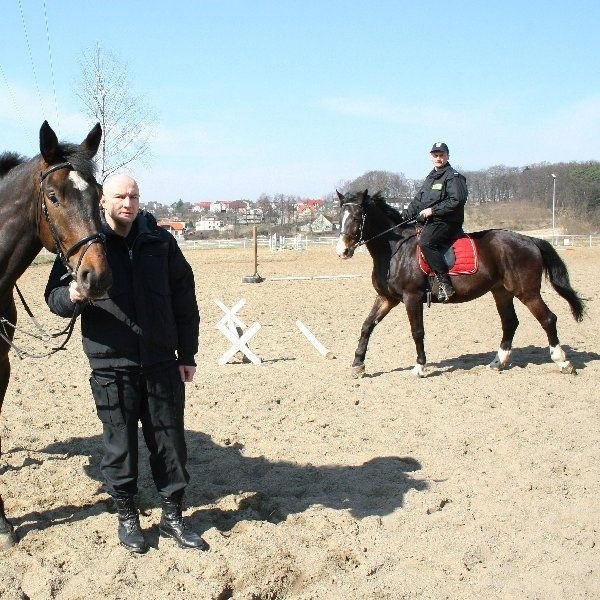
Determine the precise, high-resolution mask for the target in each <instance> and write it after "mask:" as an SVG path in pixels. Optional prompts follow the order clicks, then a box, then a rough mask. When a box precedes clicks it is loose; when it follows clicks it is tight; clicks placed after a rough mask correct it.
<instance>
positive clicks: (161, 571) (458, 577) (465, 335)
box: [0, 248, 600, 600]
mask: <svg viewBox="0 0 600 600" xmlns="http://www.w3.org/2000/svg"><path fill="white" fill-rule="evenodd" d="M249 254H250V253H249V251H241V250H239V251H238V250H230V251H226V250H204V251H194V252H192V253H190V254H188V258H189V261H190V263H191V264H192V265H193V268H194V271H195V273H196V285H197V295H198V300H199V303H200V306H201V312H202V317H203V323H202V334H201V336H202V341H201V344H202V350H201V353H200V355H199V357H198V364H199V369H198V373H197V377H196V379H195V381H194V382H193V383H191V384H188V386H187V408H186V430H187V439H188V446H189V465H188V466H189V472H190V475H191V478H192V480H191V483H190V486H189V488H188V493H187V497H186V511H185V514H186V515H187V518H188V519H189V521H190V524H191V525H193V527H195V528H196V530H198V531H199V532H201V533H202V535H203V536H204V537H205V539H206V540H207V541H208V542H209V543H210V545H211V548H210V551H208V552H205V553H198V552H194V551H183V550H180V549H179V548H178V547H176V546H175V545H174V543H173V542H171V541H167V540H163V539H160V538H159V537H158V530H157V523H158V520H159V518H160V510H159V508H157V495H156V491H155V489H154V487H153V484H152V480H151V477H150V473H149V469H148V465H147V453H146V451H145V448H144V450H143V451H142V453H141V465H142V466H141V474H140V494H139V504H140V506H141V508H142V511H143V514H142V518H141V520H142V526H143V527H144V529H145V530H146V532H147V534H148V538H149V541H150V543H151V546H152V547H151V549H150V551H149V552H148V553H147V554H146V555H144V556H136V555H131V554H129V553H128V552H127V551H126V550H125V549H124V548H122V547H121V546H120V545H119V544H118V541H117V537H116V516H115V515H114V514H112V513H111V512H110V511H109V504H110V503H109V502H108V496H107V495H106V494H105V493H104V492H103V490H102V484H101V480H100V472H99V463H100V459H101V455H102V442H101V437H100V435H101V427H100V422H99V421H98V419H97V417H96V414H95V409H94V405H93V402H92V399H91V395H90V390H89V383H88V377H89V368H88V364H87V360H86V358H85V356H84V354H83V352H82V350H81V342H80V336H79V332H78V327H77V331H76V334H75V335H74V336H73V338H72V340H71V341H70V343H69V345H68V349H67V351H63V352H60V353H58V354H55V355H54V356H52V357H50V358H46V359H43V360H31V359H25V360H18V359H16V358H15V357H13V359H12V363H13V376H12V379H11V382H10V386H9V390H8V394H7V397H6V400H5V403H4V407H3V412H2V417H1V421H0V428H1V429H0V431H1V432H2V449H3V456H2V458H1V459H0V474H1V479H0V490H1V493H2V495H3V497H4V499H5V502H6V509H7V513H8V515H9V517H10V518H11V520H12V521H13V523H14V525H15V527H16V531H17V535H18V538H19V543H18V544H17V545H16V546H15V547H13V548H11V549H9V550H7V551H4V552H3V553H2V554H0V597H1V598H2V600H23V599H27V598H29V599H32V600H38V599H39V600H41V599H46V598H56V599H60V600H75V599H86V600H100V599H104V600H106V599H113V598H114V599H117V598H119V599H133V598H151V599H154V598H156V599H159V598H200V599H210V600H227V599H229V598H233V599H234V600H278V599H284V598H285V599H294V600H308V599H329V598H335V599H388V598H389V599H394V600H396V599H398V598H452V599H455V598H473V599H475V598H477V599H479V598H515V599H517V598H518V599H521V598H540V599H546V598H569V599H574V598H576V599H584V598H585V599H591V598H599V597H600V567H599V565H600V539H599V534H598V529H599V527H600V508H599V504H600V503H599V500H598V499H599V498H600V483H599V479H600V468H599V465H600V459H599V456H598V449H599V447H600V418H599V410H598V406H599V404H598V397H599V393H598V388H599V387H600V354H599V352H600V333H599V328H598V323H599V320H600V301H599V300H598V289H600V276H599V274H598V265H599V264H600V249H585V248H577V249H575V250H571V251H566V250H561V256H562V257H563V258H564V260H565V261H566V262H567V264H568V266H569V269H570V273H571V279H572V283H573V285H574V287H575V288H576V289H577V290H578V291H579V292H580V293H581V294H582V295H583V296H584V297H589V298H590V300H589V301H588V304H587V306H588V317H587V319H586V320H585V321H584V322H583V323H580V324H578V323H575V321H574V320H573V319H572V317H571V315H570V312H569V309H568V306H567V304H566V302H564V301H563V300H562V299H561V298H560V297H558V296H557V295H556V294H555V293H554V291H553V290H551V289H550V288H549V286H548V285H547V284H545V283H544V284H543V295H544V297H545V299H546V300H547V302H548V304H549V305H550V307H551V309H552V310H553V311H554V312H555V313H556V314H557V315H558V327H559V335H560V339H561V343H562V345H563V347H564V348H565V350H566V351H567V353H568V355H569V357H570V358H571V360H572V361H573V362H574V364H575V365H576V366H577V367H578V370H579V374H578V375H577V376H568V375H562V374H561V373H560V372H559V370H558V368H557V367H556V366H555V365H554V364H553V363H552V362H550V359H549V353H548V348H547V341H546V337H545V334H544V332H543V331H542V329H541V327H540V326H539V324H538V323H537V322H536V321H535V320H534V318H533V317H532V316H531V315H530V314H529V313H528V311H527V310H526V309H525V308H524V307H523V306H522V305H520V304H517V313H518V316H519V320H520V322H521V325H520V327H519V330H518V332H517V335H516V338H515V344H514V345H515V350H514V353H513V356H512V366H511V368H509V369H507V370H506V371H504V372H502V373H497V372H494V371H491V370H489V369H487V367H486V365H487V364H488V363H489V362H490V361H491V360H492V358H493V357H494V354H495V351H496V349H497V347H498V344H499V341H500V337H501V334H500V323H499V318H498V316H497V313H496V311H495V307H494V303H493V300H492V297H491V296H489V295H488V296H486V297H484V298H482V299H479V300H477V301H474V302H471V303H468V304H463V305H456V306H433V307H432V308H431V309H429V310H426V317H425V324H426V350H427V356H428V360H429V369H430V370H429V376H428V377H427V378H425V379H416V378H414V377H413V376H412V375H411V373H410V369H411V368H412V366H413V364H414V361H415V357H416V353H415V349H414V344H413V342H412V339H411V336H410V331H409V328H408V322H407V318H406V314H405V312H404V309H403V306H402V305H401V306H400V307H398V308H396V309H395V310H394V311H392V313H390V315H389V316H388V317H387V318H386V319H385V320H384V321H383V322H382V323H381V324H380V325H379V326H378V327H377V329H376V331H375V333H374V334H373V337H372V340H371V345H370V348H369V351H368V353H367V361H366V373H367V374H366V376H365V377H364V378H363V379H360V380H354V379H352V378H351V377H350V365H351V362H352V358H353V355H354V350H355V347H356V343H357V340H358V335H359V330H360V327H361V324H362V321H363V320H364V318H365V317H366V314H367V312H368V310H369V308H370V306H371V303H372V301H373V299H374V291H373V288H372V287H371V283H370V270H371V259H370V257H369V256H368V254H366V253H357V255H356V256H355V257H354V258H353V259H352V260H350V261H345V262H342V261H340V260H339V259H338V258H337V257H336V256H335V254H334V253H333V250H332V249H331V248H312V249H310V250H309V251H305V252H300V253H298V252H292V251H289V252H287V251H285V252H276V253H269V252H268V251H266V250H264V251H262V252H261V255H260V256H259V260H260V264H259V273H260V274H261V275H262V276H264V277H266V281H265V282H263V283H261V284H246V283H242V276H244V275H251V274H252V273H253V264H252V258H251V256H250V255H249ZM48 273H49V266H48V265H41V266H35V267H31V268H30V269H29V270H28V271H27V272H26V274H25V275H24V276H23V278H22V279H21V281H20V287H21V289H22V291H23V292H24V294H25V295H26V297H27V300H28V303H29V304H30V306H31V307H32V308H33V310H34V312H35V313H36V315H37V316H38V318H39V320H40V321H42V322H43V323H44V324H45V325H46V326H50V327H54V328H58V327H59V326H62V325H64V322H63V321H62V320H60V319H58V318H56V317H53V316H52V315H50V314H49V311H48V310H47V309H46V307H45V305H44V304H43V301H42V294H43V289H44V286H45V282H46V279H47V276H48ZM323 275H359V277H354V278H347V279H342V278H337V279H302V280H298V279H297V280H287V281H276V280H274V278H277V277H287V276H296V277H300V276H305V277H309V276H323ZM215 298H218V299H220V300H221V301H223V302H224V303H225V304H227V305H229V306H231V305H233V304H234V303H235V302H236V301H238V300H239V299H240V298H245V299H246V306H245V307H244V308H243V309H242V310H241V311H240V312H239V316H240V317H241V318H242V320H243V321H244V322H245V324H246V325H247V326H250V325H251V324H252V323H254V322H258V323H260V324H261V326H262V327H261V329H260V331H259V332H258V334H257V335H256V336H255V337H254V338H252V340H251V342H250V346H251V348H252V350H253V351H254V352H256V353H257V354H258V355H259V356H260V357H261V358H262V360H263V362H262V364H260V365H252V364H246V363H243V362H242V361H241V359H240V357H239V356H238V357H236V358H235V359H234V362H233V364H228V365H225V366H219V365H218V364H217V360H218V358H219V357H220V356H221V354H222V353H224V352H225V351H226V350H227V348H228V347H229V342H228V341H227V340H226V339H225V338H224V337H223V335H222V334H221V333H220V332H219V331H218V330H217V329H216V328H215V324H216V322H217V321H218V320H219V319H220V318H221V316H222V313H221V311H220V309H219V308H218V307H217V306H216V304H215V303H214V299H215ZM20 318H21V323H22V324H25V322H26V315H25V312H24V311H23V310H22V309H21V310H20ZM297 319H299V320H300V321H302V322H303V323H304V324H305V325H306V326H307V327H308V328H309V329H310V330H311V331H312V332H313V333H314V334H315V336H316V337H317V338H318V339H319V340H320V341H321V342H322V343H323V344H324V345H325V346H326V347H327V348H328V349H329V350H330V351H331V352H333V354H335V356H336V358H335V359H326V358H324V357H322V356H321V355H320V354H318V353H317V352H316V350H315V349H314V348H313V347H312V346H311V345H310V344H309V342H308V341H307V339H306V338H305V337H304V336H303V335H302V334H301V333H300V331H299V330H298V328H297V327H296V325H295V321H296V320H297ZM19 340H20V341H21V342H22V343H23V344H24V345H25V346H27V347H28V348H30V349H34V348H35V346H33V341H30V339H29V338H26V337H23V336H20V337H19ZM140 440H141V438H140ZM141 446H142V448H143V442H141Z"/></svg>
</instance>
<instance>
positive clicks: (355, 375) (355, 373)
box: [352, 365, 365, 379]
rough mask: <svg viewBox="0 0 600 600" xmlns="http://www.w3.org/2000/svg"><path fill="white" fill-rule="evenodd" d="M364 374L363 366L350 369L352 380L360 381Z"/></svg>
mask: <svg viewBox="0 0 600 600" xmlns="http://www.w3.org/2000/svg"><path fill="white" fill-rule="evenodd" d="M364 374H365V365H356V366H355V367H352V379H360V378H361V377H363V376H364Z"/></svg>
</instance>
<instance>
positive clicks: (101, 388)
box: [90, 371, 125, 428]
mask: <svg viewBox="0 0 600 600" xmlns="http://www.w3.org/2000/svg"><path fill="white" fill-rule="evenodd" d="M90 386H91V388H92V396H93V397H94V402H95V403H96V412H97V413H98V418H99V419H100V421H102V423H104V424H105V425H112V426H113V427H119V428H123V427H125V417H124V414H123V398H122V395H123V394H122V388H123V386H122V385H119V379H118V377H117V375H116V374H110V375H109V374H105V373H102V374H100V373H97V372H96V371H92V375H91V376H90Z"/></svg>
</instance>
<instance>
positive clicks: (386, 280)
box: [336, 190, 584, 378]
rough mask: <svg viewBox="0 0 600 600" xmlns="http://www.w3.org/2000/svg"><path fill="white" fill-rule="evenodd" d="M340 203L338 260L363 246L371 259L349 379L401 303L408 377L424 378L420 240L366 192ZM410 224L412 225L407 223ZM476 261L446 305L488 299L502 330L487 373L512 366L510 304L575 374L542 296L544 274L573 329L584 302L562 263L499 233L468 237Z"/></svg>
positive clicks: (424, 286)
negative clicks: (367, 298) (409, 343)
mask: <svg viewBox="0 0 600 600" xmlns="http://www.w3.org/2000/svg"><path fill="white" fill-rule="evenodd" d="M338 197H339V200H340V235H339V239H338V242H337V246H336V252H337V254H338V255H339V256H340V257H341V258H343V259H348V258H351V257H352V255H353V254H354V251H355V249H356V248H357V247H359V246H361V245H366V247H367V250H368V251H369V253H370V255H371V258H372V259H373V273H372V283H373V287H374V288H375V291H376V292H377V297H376V299H375V303H374V304H373V307H372V308H371V312H370V313H369V315H368V316H367V318H366V320H365V321H364V323H363V325H362V329H361V334H360V339H359V342H358V347H357V348H356V352H355V356H354V361H353V363H352V375H353V377H355V378H358V377H362V376H363V375H364V372H365V355H366V353H367V345H368V343H369V338H370V336H371V334H372V333H373V329H374V328H375V326H376V325H377V324H378V323H379V322H380V321H381V320H382V319H383V318H384V317H385V316H386V315H387V314H388V313H389V312H390V310H391V309H392V308H394V307H395V306H397V305H398V304H399V303H400V302H403V303H404V306H405V308H406V314H407V316H408V320H409V323H410V330H411V334H412V337H413V340H414V342H415V346H416V350H417V362H416V364H415V366H414V367H413V369H412V373H413V374H414V375H416V376H418V377H424V376H425V375H426V371H425V365H426V362H427V361H426V357H425V345H424V338H425V329H424V325H423V303H424V301H425V299H426V297H427V290H428V288H429V283H428V281H427V279H428V275H426V274H425V273H424V272H423V271H422V270H421V269H420V267H419V265H418V261H417V243H418V240H417V232H416V229H415V226H414V225H410V224H409V222H407V221H403V220H402V216H401V214H400V212H398V211H397V210H396V209H395V208H393V207H391V206H390V205H389V204H387V203H386V202H385V200H384V199H383V197H382V196H381V194H379V193H377V194H374V195H373V196H369V194H368V190H365V191H364V192H358V193H352V194H349V195H347V196H344V195H343V194H341V193H340V192H338ZM411 222H413V221H411ZM469 235H470V237H471V238H472V240H473V242H474V244H475V246H476V249H477V253H478V263H479V265H478V267H479V268H478V270H477V272H476V273H474V274H469V275H456V276H453V277H452V283H453V285H454V288H455V290H456V294H455V295H454V296H452V298H451V299H450V303H452V304H456V303H460V302H468V301H470V300H474V299H475V298H479V297H480V296H483V295H484V294H486V293H487V292H491V293H492V295H493V296H494V300H495V302H496V308H497V310H498V314H499V315H500V321H501V323H502V341H501V342H500V348H499V349H498V352H497V353H496V356H495V358H494V360H492V362H491V363H490V364H489V365H488V366H489V367H491V368H493V369H497V370H501V369H503V368H505V367H506V366H507V364H508V361H509V356H510V353H511V348H512V341H513V337H514V334H515V331H516V329H517V326H518V324H519V320H518V319H517V314H516V312H515V307H514V303H513V301H514V298H517V299H518V300H520V301H521V302H522V303H523V304H524V305H525V306H526V307H527V308H528V309H529V310H530V311H531V313H532V314H533V316H534V317H535V318H536V319H537V320H538V321H539V323H540V325H541V326H542V328H543V329H544V331H545V332H546V335H547V336H548V343H549V345H550V358H551V359H552V360H553V361H554V362H555V363H556V364H557V365H558V366H559V367H560V368H561V370H562V372H564V373H572V374H575V373H576V370H575V368H574V367H573V365H572V364H571V362H570V361H569V360H568V359H567V357H566V355H565V352H564V350H563V349H562V348H561V346H560V343H559V340H558V334H557V331H556V320H557V319H556V315H555V314H554V313H552V312H551V311H550V309H549V308H548V306H547V305H546V303H545V302H544V300H543V299H542V296H541V294H540V289H541V281H542V275H543V274H544V273H545V275H546V277H547V278H548V279H549V281H550V283H551V285H552V287H553V288H554V290H555V291H556V292H557V293H558V294H559V296H561V297H562V298H564V299H565V300H566V301H567V302H568V303H569V306H570V307H571V313H572V314H573V317H574V318H575V320H576V321H581V320H582V319H583V315H584V305H583V301H582V299H581V298H580V297H579V296H578V295H577V293H576V292H575V290H574V289H573V288H572V287H571V284H570V282H569V274H568V271H567V267H566V265H565V263H564V262H563V261H562V259H561V258H560V256H559V255H558V253H557V252H556V250H555V249H554V248H553V247H552V245H551V244H550V243H549V242H546V241H545V240H541V239H537V238H533V237H529V236H526V235H522V234H519V233H516V232H513V231H508V230H503V229H489V230H487V231H479V232H476V233H470V234H469Z"/></svg>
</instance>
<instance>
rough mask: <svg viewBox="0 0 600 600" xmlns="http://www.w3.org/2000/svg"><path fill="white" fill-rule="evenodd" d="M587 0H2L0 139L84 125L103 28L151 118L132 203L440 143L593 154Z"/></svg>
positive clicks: (332, 169)
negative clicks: (85, 88) (85, 74)
mask: <svg viewBox="0 0 600 600" xmlns="http://www.w3.org/2000/svg"><path fill="white" fill-rule="evenodd" d="M599 5H600V3H598V2H597V1H594V2H591V1H590V2H588V1H577V0H572V1H571V2H565V1H562V0H558V1H554V2H552V1H550V0H549V1H546V2H538V1H535V0H533V1H521V2H517V1H513V0H504V1H503V2H495V3H488V2H483V1H481V2H476V1H465V2H460V1H458V2H453V3H421V2H415V1H414V0H413V1H410V2H408V1H406V2H405V1H402V0H398V1H396V2H394V1H378V0H370V1H369V2H357V1H345V2H344V1H327V0H321V1H313V0H302V1H293V0H288V1H286V0H279V1H278V2H275V1H261V0H255V1H253V2H251V1H240V0H235V1H226V0H223V1H216V0H214V1H198V2H182V1H177V0H173V1H171V2H168V1H167V2H165V1H164V0H163V1H161V2H154V1H149V0H146V1H144V2H142V1H135V0H134V1H120V2H116V1H112V0H104V1H103V2H100V1H92V0H76V1H72V0H60V1H59V0H4V1H3V2H2V15H1V19H0V49H1V53H0V150H2V151H3V150H16V151H19V152H21V153H22V154H26V155H34V154H36V153H37V152H38V151H39V148H38V147H37V135H38V131H39V127H40V125H41V123H42V121H43V120H44V119H47V120H48V121H49V122H50V124H51V125H52V126H53V127H54V128H55V130H56V131H57V133H58V135H59V138H60V139H65V140H68V141H80V140H81V139H83V137H84V136H85V134H86V133H87V132H88V131H89V129H90V128H91V127H92V126H93V123H92V122H91V121H90V120H89V119H88V118H86V117H85V116H84V114H83V111H82V107H81V106H80V104H79V101H78V99H77V97H76V95H75V92H74V89H75V82H76V81H77V78H78V69H79V66H78V59H79V58H80V56H81V53H82V51H83V50H84V49H85V48H89V47H90V46H92V45H94V44H95V43H96V42H100V43H101V44H102V46H103V47H104V48H106V49H108V50H110V51H111V52H113V53H114V54H116V55H117V56H118V57H119V58H120V59H121V60H122V61H123V62H125V63H126V64H127V66H128V69H129V72H130V75H131V81H132V87H133V89H134V91H135V92H137V93H140V94H143V95H144V96H145V97H146V99H147V100H148V102H149V103H150V104H151V105H152V106H153V108H154V109H155V111H156V113H157V115H158V120H157V124H156V135H155V137H154V140H153V144H152V155H153V158H152V162H151V164H150V165H149V167H136V168H135V169H134V170H133V174H134V175H135V176H136V177H137V178H138V181H139V183H140V188H141V194H142V200H143V201H151V200H158V201H161V202H164V203H172V202H174V201H177V200H179V199H183V200H184V201H189V202H197V201H202V200H221V199H223V200H234V199H238V198H249V199H251V200H254V199H256V198H257V197H258V196H259V195H260V194H261V193H263V192H265V193H268V194H274V193H284V194H295V195H300V196H309V197H318V196H321V195H323V194H326V193H329V192H332V191H333V190H334V188H335V186H336V184H337V183H339V182H340V181H342V180H347V179H353V178H355V177H358V176H359V175H361V174H363V173H364V172H365V171H369V170H386V171H392V172H401V173H404V174H405V175H406V176H407V177H409V178H421V177H423V176H424V175H425V174H426V173H427V172H428V170H429V169H430V162H429V155H428V151H429V149H430V147H431V144H432V143H433V142H435V141H439V140H442V141H446V142H447V143H448V145H449V146H450V152H451V156H450V159H451V162H452V164H453V165H454V166H456V167H459V168H462V169H465V170H476V169H482V168H487V167H489V166H492V165H499V164H504V165H508V166H524V165H526V164H532V163H539V162H558V161H573V160H576V161H584V160H592V159H594V160H597V159H598V158H599V156H598V154H599V153H598V146H597V144H598V143H599V140H600V67H599V65H600V60H599V59H600V52H599V50H598V41H597V40H598V34H597V27H598V24H599V23H600V8H598V6H599ZM46 22H47V23H48V28H47V29H46ZM47 31H48V34H49V42H48V35H47V33H46V32H47Z"/></svg>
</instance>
